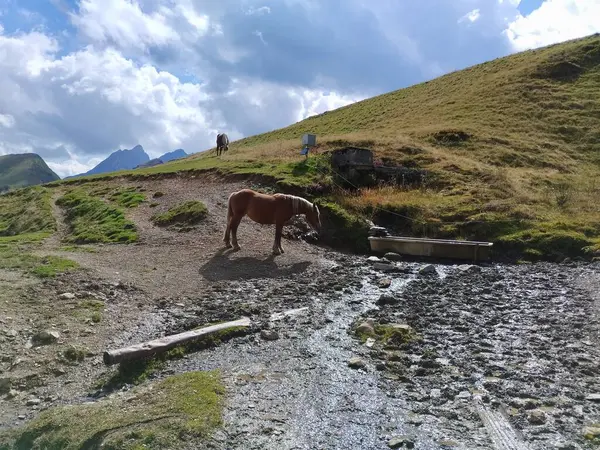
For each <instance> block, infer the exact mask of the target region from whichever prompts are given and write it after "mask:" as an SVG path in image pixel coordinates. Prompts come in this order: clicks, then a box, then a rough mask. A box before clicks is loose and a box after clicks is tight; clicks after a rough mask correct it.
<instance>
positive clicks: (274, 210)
mask: <svg viewBox="0 0 600 450" xmlns="http://www.w3.org/2000/svg"><path fill="white" fill-rule="evenodd" d="M298 214H304V215H305V216H306V220H307V221H308V223H309V224H310V226H311V227H312V228H313V229H314V230H315V231H316V232H317V233H318V232H319V231H320V229H321V213H320V212H319V208H318V207H317V205H315V204H313V203H311V202H309V201H308V200H306V199H304V198H302V197H296V196H294V195H286V194H273V195H269V194H261V193H259V192H255V191H253V190H251V189H242V190H241V191H237V192H234V193H232V194H231V195H230V196H229V200H228V202H227V229H226V230H225V237H224V238H223V242H225V246H226V247H227V248H231V243H230V242H229V234H230V233H231V234H232V235H233V248H234V249H235V250H239V249H240V246H239V245H238V241H237V229H238V226H239V224H240V221H241V220H242V218H243V217H244V216H245V215H248V217H250V218H251V219H252V220H253V221H255V222H257V223H260V224H263V225H267V224H275V242H274V244H273V254H275V255H279V254H281V253H283V248H282V247H281V232H282V230H283V225H284V224H285V223H286V222H287V221H288V220H289V219H291V218H292V216H295V215H298Z"/></svg>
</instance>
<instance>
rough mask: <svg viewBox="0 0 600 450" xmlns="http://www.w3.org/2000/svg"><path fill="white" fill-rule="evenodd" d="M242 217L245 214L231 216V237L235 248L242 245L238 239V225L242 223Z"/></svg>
mask: <svg viewBox="0 0 600 450" xmlns="http://www.w3.org/2000/svg"><path fill="white" fill-rule="evenodd" d="M242 217H243V216H239V217H232V218H231V237H232V242H233V249H234V250H239V249H240V245H239V244H238V241H237V229H238V226H239V225H240V222H241V221H242Z"/></svg>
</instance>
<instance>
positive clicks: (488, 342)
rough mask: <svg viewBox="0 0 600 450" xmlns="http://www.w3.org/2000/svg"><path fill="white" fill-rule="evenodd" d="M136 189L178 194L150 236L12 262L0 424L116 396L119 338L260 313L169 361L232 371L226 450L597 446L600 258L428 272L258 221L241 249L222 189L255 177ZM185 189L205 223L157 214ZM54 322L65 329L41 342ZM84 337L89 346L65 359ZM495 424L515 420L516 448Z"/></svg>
mask: <svg viewBox="0 0 600 450" xmlns="http://www.w3.org/2000/svg"><path fill="white" fill-rule="evenodd" d="M135 185H138V186H141V187H142V188H144V189H146V192H147V193H148V194H149V195H150V194H152V192H154V191H161V192H163V193H164V194H165V195H164V196H163V197H161V198H160V199H157V200H156V202H157V203H159V206H157V207H156V208H149V207H148V206H146V205H142V206H140V207H138V208H136V209H134V210H131V211H129V212H128V215H129V216H130V217H131V218H132V219H133V220H134V221H135V223H136V225H137V226H138V227H139V229H140V243H139V244H136V245H128V246H119V245H108V246H96V247H95V252H87V251H86V252H82V251H78V252H65V251H63V250H59V248H58V243H57V240H54V241H49V243H48V244H47V248H45V249H44V251H45V252H56V253H57V254H61V255H65V256H67V257H69V258H72V259H75V260H77V261H78V262H79V263H80V264H81V265H82V267H83V269H82V270H81V271H80V272H78V273H75V274H69V275H64V276H61V277H59V278H58V279H56V280H52V281H47V282H44V283H40V282H38V281H35V280H32V279H31V278H29V277H27V276H23V275H19V274H16V273H14V272H3V273H0V288H2V289H1V291H0V292H1V293H0V300H1V301H0V316H1V318H2V320H1V321H0V327H1V330H2V332H1V333H0V347H1V351H0V353H1V355H0V356H1V358H0V371H1V374H0V379H7V378H8V379H10V380H11V381H10V384H11V386H10V390H9V392H8V395H5V394H4V393H3V394H2V397H1V398H2V399H1V400H0V428H7V427H13V426H17V425H18V424H20V423H23V422H25V421H27V420H29V419H31V418H34V417H36V415H37V414H38V412H39V411H40V410H42V409H45V408H48V407H51V406H53V405H58V404H68V403H77V402H82V401H90V400H91V401H96V399H98V398H102V397H103V396H104V395H106V394H107V393H105V392H100V391H98V389H97V387H96V385H97V382H98V380H101V379H105V378H106V377H107V376H108V375H110V374H111V373H112V372H113V371H114V368H106V367H105V366H104V365H103V364H102V352H103V351H104V350H105V349H107V348H115V347H119V346H122V345H127V344H133V343H138V342H142V341H144V340H147V339H152V338H155V337H159V336H162V335H164V334H167V333H173V332H178V331H182V330H184V329H189V328H191V327H194V326H197V325H201V324H206V323H208V322H215V321H221V320H231V319H237V318H239V317H241V316H247V317H250V318H251V319H252V320H253V321H254V322H255V324H256V326H255V327H254V329H253V332H252V333H250V334H249V335H247V336H242V337H237V338H234V339H232V340H230V341H228V342H226V343H224V344H222V345H220V346H219V347H216V348H214V349H211V350H204V351H200V352H196V353H192V354H189V355H187V356H186V357H185V358H184V359H181V360H174V361H171V362H170V363H169V365H168V367H167V368H166V369H165V370H164V371H163V372H160V373H159V374H158V375H157V376H160V377H163V376H166V375H168V374H172V373H180V372H183V371H189V370H197V369H210V368H220V369H221V370H222V373H223V376H224V379H225V383H226V386H227V405H226V410H225V424H224V427H223V428H222V429H221V430H220V431H219V432H218V433H217V434H216V435H215V436H214V438H213V440H212V442H211V445H212V447H214V448H219V449H234V448H235V449H237V448H239V449H252V448H256V449H258V448H273V449H284V448H285V449H314V448H340V449H341V448H361V449H379V448H382V449H385V448H389V447H390V446H391V447H396V448H418V449H441V448H465V449H487V448H498V449H504V448H531V449H548V448H562V449H569V448H572V449H579V448H593V443H592V440H591V439H586V438H585V434H586V432H587V433H588V436H589V435H590V434H589V433H590V430H593V429H594V426H597V424H598V423H600V403H598V401H599V400H598V394H599V393H600V381H599V379H600V372H599V363H598V361H600V345H599V344H600V336H599V330H600V324H599V316H598V314H599V310H600V309H599V303H600V298H599V296H598V292H599V290H600V289H599V288H600V281H599V277H600V275H599V274H600V267H599V265H598V264H595V265H583V264H580V265H575V264H573V265H555V264H535V265H520V266H511V265H495V264H491V265H485V266H482V267H469V266H464V267H461V266H459V265H441V264H436V265H433V266H432V267H430V268H429V269H428V270H425V271H424V272H425V273H421V271H422V269H423V267H425V266H427V264H426V263H423V262H403V261H399V262H392V263H391V266H376V265H374V264H373V262H372V261H368V260H367V258H365V257H356V256H351V255H344V254H340V253H337V252H332V251H329V250H326V249H323V248H318V247H315V246H313V245H310V244H307V243H304V242H301V241H290V240H287V241H284V247H285V249H286V253H285V254H284V255H282V256H279V257H275V258H273V257H270V256H269V251H270V248H271V245H272V239H273V230H272V228H271V227H260V226H258V225H255V224H252V223H250V222H248V221H247V219H246V220H245V221H244V222H243V224H242V226H241V227H240V232H239V234H240V243H241V245H242V250H241V251H240V252H237V253H233V252H230V251H224V250H223V248H222V243H221V241H220V239H221V238H222V231H223V229H222V224H223V217H224V213H225V203H224V202H225V200H226V198H227V195H228V194H229V192H231V191H232V190H233V189H236V188H239V187H240V186H241V184H228V185H223V184H217V183H215V184H211V183H202V184H200V183H196V182H194V180H164V181H162V182H158V183H157V182H153V184H152V185H150V184H147V185H145V184H144V183H136V184H135ZM187 199H201V200H202V201H204V202H205V203H206V204H207V206H208V208H209V212H210V213H209V217H208V219H207V220H206V221H205V222H204V223H203V224H202V225H200V226H198V227H196V228H195V229H194V230H192V231H190V232H188V233H176V232H173V231H169V230H166V229H159V228H157V227H154V226H153V225H152V223H151V222H150V220H149V218H150V215H151V214H152V213H153V212H154V210H156V209H158V210H161V209H163V210H164V209H166V208H167V207H168V206H169V205H172V204H175V203H177V202H181V201H184V200H187ZM384 268H387V269H390V271H384V270H382V269H384ZM65 294H71V295H65ZM298 308H304V309H301V310H300V311H297V312H296V313H295V314H294V315H291V316H289V317H283V318H281V317H279V318H277V317H276V318H272V314H274V313H281V312H284V311H287V310H290V309H298ZM95 312H100V313H101V317H99V318H98V317H97V316H94V313H95ZM369 318H370V319H372V323H373V324H374V325H380V326H386V325H387V326H389V325H390V324H398V325H406V326H409V327H411V328H412V329H413V330H414V332H415V335H416V336H418V338H416V339H410V340H407V341H406V342H396V343H390V342H388V343H387V344H386V345H384V344H383V343H381V342H374V343H373V342H371V341H367V342H366V343H364V342H361V340H360V339H358V337H356V336H355V335H354V334H353V332H352V329H353V327H354V326H355V325H357V324H360V323H362V322H365V321H366V320H367V319H369ZM47 328H52V329H55V330H57V331H58V332H59V337H58V339H57V341H56V342H54V343H52V344H51V345H45V346H41V347H32V346H31V345H30V344H29V342H30V338H31V337H32V336H33V335H34V334H36V333H37V332H39V331H40V330H44V329H47ZM261 330H263V332H262V333H261ZM371 344H372V345H371ZM71 345H76V346H78V347H83V348H85V349H86V353H87V356H86V357H85V358H84V359H82V360H80V361H79V360H77V361H69V360H66V359H65V358H64V356H63V355H64V352H65V351H66V349H68V348H69V346H71ZM352 358H354V359H353V360H352V362H351V363H350V360H351V359H352ZM490 418H491V428H490V422H489V421H488V422H487V427H486V420H488V419H490ZM494 424H496V425H497V426H500V427H501V426H508V425H507V424H510V426H509V428H507V431H506V433H505V438H506V439H504V444H503V441H502V439H499V438H498V437H497V436H496V435H495V434H494ZM586 427H587V429H586ZM511 439H512V443H511V442H510V440H511ZM507 442H508V443H507ZM503 445H504V446H503ZM510 445H512V447H511V446H510Z"/></svg>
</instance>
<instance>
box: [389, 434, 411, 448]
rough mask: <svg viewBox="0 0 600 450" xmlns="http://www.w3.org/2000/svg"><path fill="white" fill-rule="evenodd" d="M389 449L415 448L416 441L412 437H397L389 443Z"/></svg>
mask: <svg viewBox="0 0 600 450" xmlns="http://www.w3.org/2000/svg"><path fill="white" fill-rule="evenodd" d="M388 447H389V448H414V447H415V441H414V440H413V438H411V437H410V436H396V437H393V438H392V439H390V440H389V441H388Z"/></svg>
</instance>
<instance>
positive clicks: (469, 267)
mask: <svg viewBox="0 0 600 450" xmlns="http://www.w3.org/2000/svg"><path fill="white" fill-rule="evenodd" d="M458 270H460V271H461V272H462V273H479V272H481V267H479V266H474V265H473V264H461V265H460V266H458Z"/></svg>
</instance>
